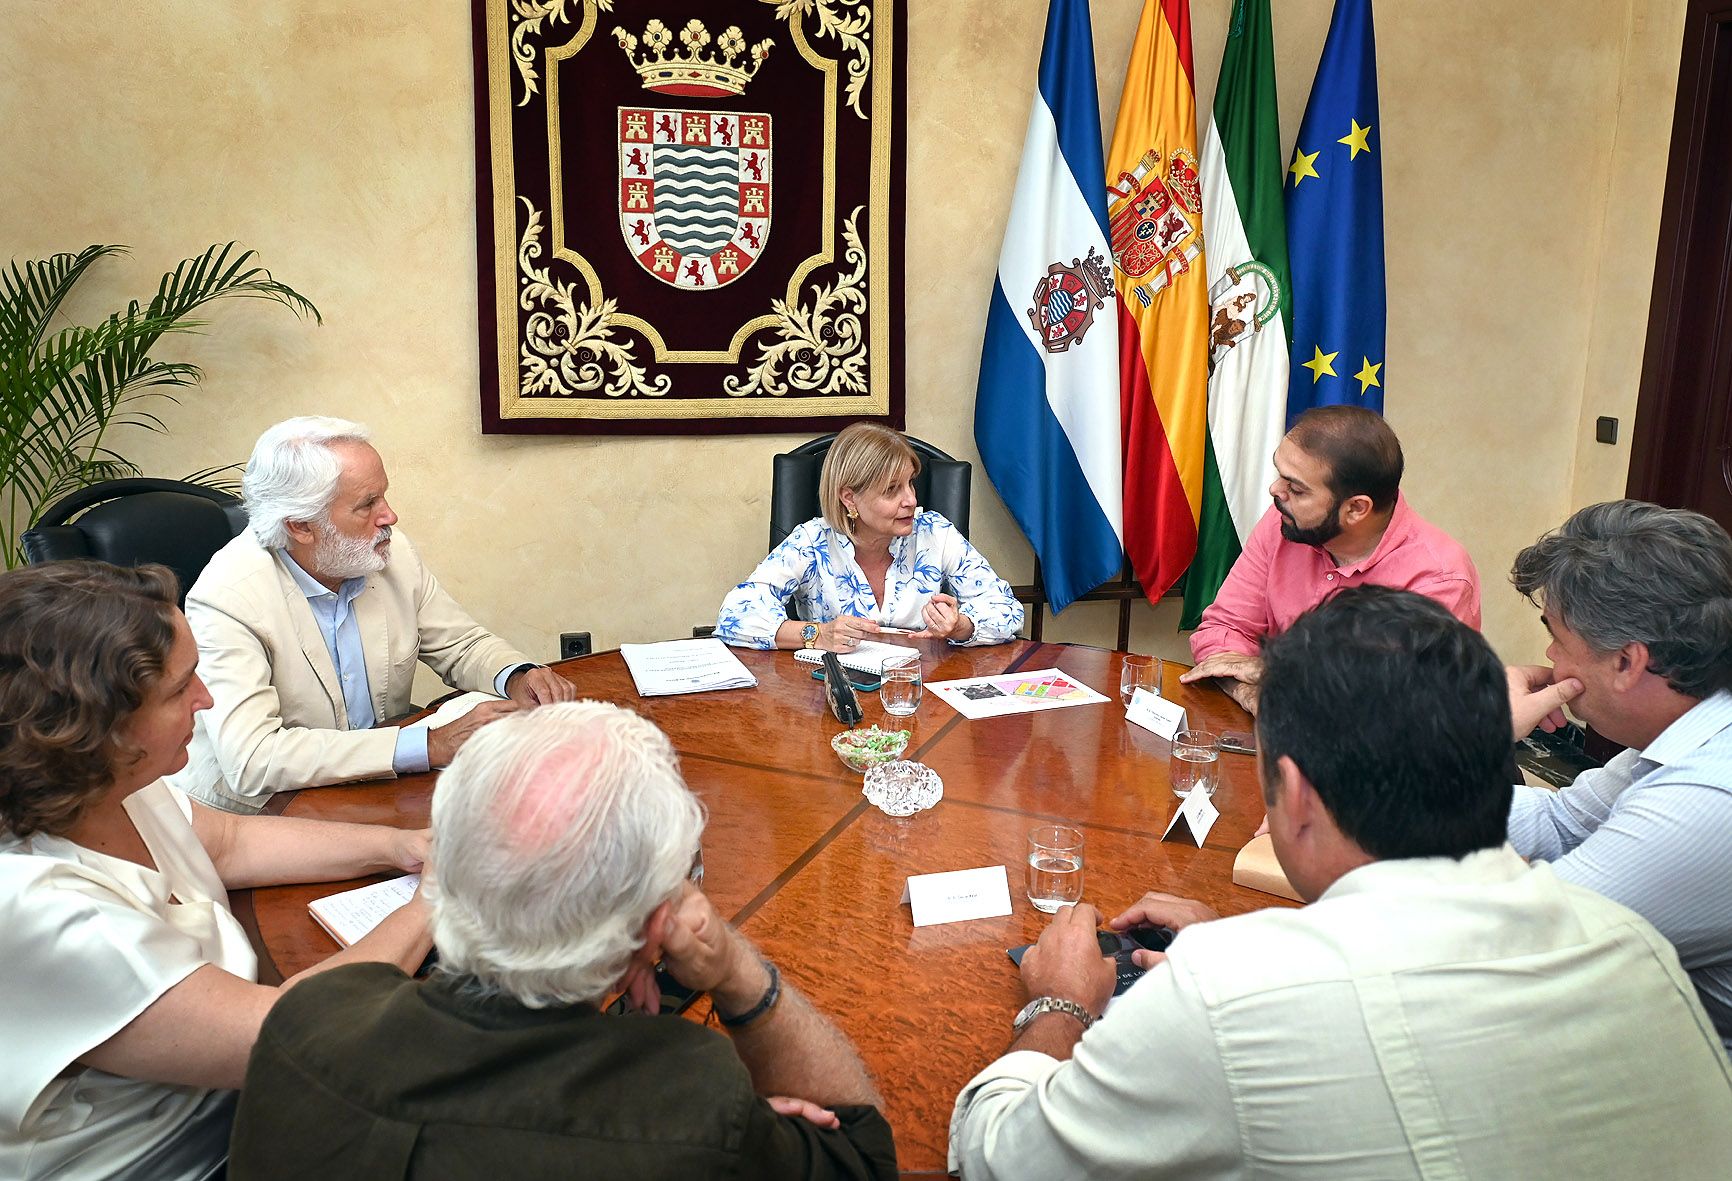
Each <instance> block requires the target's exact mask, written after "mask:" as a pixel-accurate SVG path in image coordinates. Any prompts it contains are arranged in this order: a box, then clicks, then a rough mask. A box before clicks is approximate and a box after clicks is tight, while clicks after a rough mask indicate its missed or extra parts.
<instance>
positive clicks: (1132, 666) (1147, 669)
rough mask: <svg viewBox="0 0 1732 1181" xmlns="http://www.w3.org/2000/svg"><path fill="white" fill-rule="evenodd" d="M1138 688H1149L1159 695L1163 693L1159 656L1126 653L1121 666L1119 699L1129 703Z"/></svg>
mask: <svg viewBox="0 0 1732 1181" xmlns="http://www.w3.org/2000/svg"><path fill="white" fill-rule="evenodd" d="M1138 689H1147V690H1148V691H1149V692H1150V693H1153V694H1154V695H1155V696H1157V697H1159V696H1160V695H1161V658H1160V657H1159V656H1138V655H1136V654H1135V653H1131V654H1128V655H1126V657H1125V662H1124V664H1123V665H1122V666H1120V668H1119V701H1120V702H1121V703H1122V704H1124V705H1129V704H1130V703H1131V697H1132V696H1134V695H1135V693H1136V691H1137V690H1138Z"/></svg>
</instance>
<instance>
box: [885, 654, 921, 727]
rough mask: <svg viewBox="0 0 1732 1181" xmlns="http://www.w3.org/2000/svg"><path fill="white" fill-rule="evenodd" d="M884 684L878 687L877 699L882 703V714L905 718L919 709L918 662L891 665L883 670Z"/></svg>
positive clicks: (919, 684) (919, 683)
mask: <svg viewBox="0 0 1732 1181" xmlns="http://www.w3.org/2000/svg"><path fill="white" fill-rule="evenodd" d="M883 677H884V683H883V685H882V686H880V687H879V690H878V699H879V700H880V701H882V702H883V703H884V712H885V713H887V714H889V715H890V716H891V717H896V718H906V717H908V716H910V715H911V714H913V713H914V711H915V710H917V709H919V708H920V694H921V690H922V686H921V682H920V662H919V661H918V660H908V661H904V662H903V663H901V664H892V665H890V666H889V667H887V668H886V669H885V670H884V673H883Z"/></svg>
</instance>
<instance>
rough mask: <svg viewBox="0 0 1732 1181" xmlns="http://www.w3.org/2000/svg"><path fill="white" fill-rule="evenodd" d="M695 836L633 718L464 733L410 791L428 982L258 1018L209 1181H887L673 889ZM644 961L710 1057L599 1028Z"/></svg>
mask: <svg viewBox="0 0 1732 1181" xmlns="http://www.w3.org/2000/svg"><path fill="white" fill-rule="evenodd" d="M702 832H703V810H702V806H701V805H700V804H699V803H698V801H697V800H696V799H695V798H694V797H693V796H692V794H691V792H690V791H688V790H687V789H686V786H685V784H684V782H683V781H682V779H681V777H680V772H679V766H678V761H677V759H676V757H675V755H674V752H673V749H672V747H671V746H670V745H669V744H668V740H667V738H666V736H665V735H663V734H662V732H661V731H660V730H658V729H656V727H655V726H653V725H651V724H650V723H649V722H647V721H645V720H644V719H642V718H640V717H638V716H637V715H636V714H633V713H630V712H628V711H626V710H623V709H620V708H619V707H617V706H613V705H608V704H604V703H601V702H594V701H580V702H575V703H572V704H566V705H556V706H551V707H549V708H547V709H541V710H536V711H534V712H532V713H520V714H517V715H514V716H512V717H510V718H507V719H505V720H503V721H500V722H498V723H496V724H494V725H492V726H489V727H488V728H487V729H486V730H484V731H482V732H481V733H480V734H477V735H476V736H475V737H474V738H473V739H472V740H471V741H470V742H469V743H468V744H467V745H465V746H464V748H463V750H462V752H461V753H460V754H459V755H458V756H457V758H456V760H455V761H454V762H453V763H452V764H451V767H450V768H449V769H448V770H447V771H446V772H445V774H444V775H443V776H441V777H440V780H439V786H438V788H437V790H436V791H435V793H434V797H433V853H432V859H431V864H432V866H433V867H434V873H435V874H436V880H433V882H432V884H431V886H430V887H429V888H428V889H427V890H426V891H425V893H426V897H427V899H428V902H427V905H428V906H430V908H431V912H432V914H431V922H432V929H433V938H434V943H435V945H436V946H437V947H438V949H439V955H440V962H439V966H438V967H437V968H436V969H435V970H434V972H433V974H432V976H431V977H430V978H428V979H426V980H412V979H410V978H409V977H407V976H405V975H404V974H403V973H402V972H401V971H400V970H398V969H397V968H395V967H389V966H384V965H358V966H357V968H354V969H349V968H339V969H333V970H332V971H329V972H326V973H323V974H322V975H320V976H318V977H315V978H314V979H312V980H309V981H307V982H306V983H304V984H302V985H300V986H299V987H297V988H296V989H294V990H293V991H292V992H290V993H288V994H287V995H286V996H285V997H284V998H283V1000H281V1001H279V1002H278V1003H277V1005H276V1006H275V1007H274V1008H273V1009H272V1011H271V1014H270V1016H269V1018H268V1019H267V1020H266V1022H265V1025H264V1028H263V1030H262V1031H261V1033H260V1035H259V1040H258V1043H257V1046H256V1048H255V1050H254V1053H253V1057H252V1061H251V1063H250V1064H249V1066H248V1070H247V1078H246V1085H245V1088H244V1089H243V1091H242V1093H241V1101H240V1110H239V1113H238V1115H237V1117H236V1123H235V1133H234V1139H233V1142H232V1146H231V1156H230V1161H229V1175H230V1176H231V1177H232V1178H234V1179H235V1181H249V1179H253V1178H277V1177H282V1178H290V1177H322V1178H344V1177H356V1178H360V1177H366V1178H375V1179H377V1178H416V1177H432V1176H437V1177H439V1178H441V1179H446V1181H463V1179H467V1178H476V1179H478V1181H495V1178H497V1177H498V1176H501V1175H509V1176H510V1177H512V1178H513V1179H514V1181H531V1179H534V1178H540V1177H550V1178H551V1177H558V1178H567V1177H588V1176H606V1177H633V1178H668V1179H670V1181H671V1179H675V1178H677V1179H679V1181H702V1179H704V1178H712V1177H714V1178H720V1177H730V1178H732V1177H752V1178H763V1179H776V1178H826V1179H828V1178H858V1179H864V1178H886V1179H893V1178H895V1177H896V1175H897V1172H896V1153H895V1147H894V1145H893V1143H892V1140H891V1135H890V1128H889V1125H888V1124H887V1123H885V1121H884V1118H883V1116H882V1115H881V1114H879V1112H878V1110H877V1104H878V1103H879V1098H878V1095H877V1093H876V1091H875V1090H874V1089H873V1086H872V1083H871V1080H870V1079H869V1078H868V1077H867V1074H866V1070H865V1067H864V1066H863V1065H862V1064H861V1062H860V1058H859V1055H858V1054H856V1053H855V1051H854V1049H853V1047H852V1046H851V1045H849V1043H848V1041H847V1039H846V1038H845V1037H843V1035H842V1034H841V1032H840V1031H838V1030H837V1029H836V1027H835V1026H834V1025H832V1024H831V1023H830V1022H829V1021H828V1020H827V1019H826V1018H824V1017H823V1016H822V1015H821V1014H819V1013H818V1012H817V1011H816V1010H815V1009H813V1008H812V1006H811V1005H810V1004H809V1003H808V1002H807V1001H806V1000H805V998H804V997H802V996H801V995H800V994H799V992H798V991H797V990H796V989H795V988H794V986H793V985H792V984H791V983H790V982H789V981H787V980H786V979H785V978H783V977H782V976H781V975H780V973H779V972H778V971H777V969H776V968H775V967H774V966H772V965H771V964H770V963H769V962H768V961H766V960H765V959H763V957H762V956H761V955H760V953H759V952H758V951H757V950H756V949H755V948H754V947H753V946H752V945H751V944H750V943H749V942H748V941H747V940H746V938H745V937H744V936H743V935H741V934H740V933H739V932H738V931H736V930H735V929H734V928H733V927H732V926H730V925H729V924H728V923H727V921H726V920H724V919H723V918H722V917H721V915H719V914H718V913H717V912H716V910H715V908H714V907H713V906H711V904H710V902H709V900H708V899H707V898H706V897H705V896H704V895H703V894H702V893H701V892H700V891H699V890H698V889H697V888H696V887H695V886H693V885H692V884H691V883H690V882H689V881H688V880H687V875H688V873H689V871H690V868H691V865H692V862H693V858H694V856H695V855H696V853H697V852H698V849H699V839H700V837H701V835H702ZM411 905H413V903H412V904H411ZM658 961H659V962H660V963H661V964H663V965H664V966H665V968H666V969H667V970H668V972H669V973H670V974H672V975H673V976H674V977H676V978H677V979H678V980H680V981H682V982H683V983H685V984H686V985H688V986H690V987H693V988H698V989H702V990H706V991H708V992H709V994H710V998H711V1000H712V1002H713V1003H714V1006H715V1010H716V1014H717V1015H718V1017H719V1018H720V1020H721V1023H722V1026H723V1028H724V1029H726V1030H727V1032H728V1033H729V1034H730V1035H731V1038H724V1037H722V1036H721V1035H720V1034H718V1033H715V1032H713V1031H712V1030H710V1029H707V1028H705V1027H704V1026H702V1025H699V1024H697V1023H695V1022H691V1021H686V1020H684V1019H682V1018H679V1017H673V1016H653V1017H623V1016H609V1015H607V1014H604V1013H602V1012H601V1011H600V1010H599V1009H598V1007H597V1006H598V1005H599V1004H600V1003H601V1002H602V1001H603V1000H605V999H606V998H607V996H608V995H609V994H610V993H612V992H615V991H618V990H619V989H621V988H624V989H626V991H627V993H628V995H632V996H634V997H637V998H639V999H641V1000H644V1001H653V999H654V995H655V989H654V987H653V969H654V966H655V964H656V963H657V962H658ZM645 986H648V987H645ZM730 1040H731V1044H730ZM502 1169H503V1170H504V1173H503V1174H502V1173H501V1170H502Z"/></svg>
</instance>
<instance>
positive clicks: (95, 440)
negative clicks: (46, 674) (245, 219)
mask: <svg viewBox="0 0 1732 1181" xmlns="http://www.w3.org/2000/svg"><path fill="white" fill-rule="evenodd" d="M125 252H126V247H124V246H88V247H86V248H85V249H84V250H81V251H79V252H78V253H77V254H70V253H67V254H56V255H54V256H52V257H51V258H46V259H37V260H33V261H28V262H24V263H18V262H16V261H15V262H13V263H12V264H11V266H10V267H7V268H0V555H3V557H4V561H5V564H6V566H7V567H8V568H10V567H12V566H14V565H16V564H17V563H18V562H19V561H20V560H21V554H20V552H19V546H18V537H19V534H21V533H22V532H23V531H24V530H25V529H27V528H29V527H30V525H32V524H34V523H35V521H36V519H37V518H38V517H39V516H40V515H41V513H42V510H43V509H45V508H46V507H47V506H48V505H49V504H51V503H53V502H54V501H55V500H56V499H58V498H59V497H61V496H63V495H65V494H66V493H68V492H71V491H74V490H76V489H78V488H82V487H86V486H88V485H90V484H92V483H95V482H97V481H100V480H108V479H115V478H118V477H123V476H133V475H138V474H139V471H138V468H137V466H136V465H135V464H133V463H132V462H131V461H130V460H128V459H126V458H125V457H124V456H122V455H120V454H118V453H116V452H115V451H113V450H111V449H110V448H109V447H108V445H107V442H106V439H107V435H108V432H109V431H110V430H111V429H112V428H115V427H134V428H138V429H143V430H149V431H157V432H162V431H164V430H165V429H166V427H165V426H164V424H163V421H162V419H160V418H159V417H157V415H156V414H155V413H153V412H152V411H151V410H150V409H149V408H148V406H147V405H145V404H144V403H147V402H148V400H149V399H152V398H163V399H166V400H168V401H170V402H174V401H177V400H178V399H177V397H176V392H177V391H178V390H181V389H189V388H192V387H194V386H197V385H198V384H199V382H200V381H201V380H202V378H203V376H204V375H203V373H202V372H201V371H200V369H199V367H198V366H197V365H194V364H192V363H190V362H187V361H172V360H162V359H160V358H157V357H155V356H153V355H152V353H153V350H155V349H156V348H157V347H158V345H160V344H161V342H162V339H163V338H164V337H165V336H167V335H168V334H170V333H174V332H190V331H194V330H196V329H198V328H202V327H203V326H204V325H205V323H206V321H205V320H203V319H194V318H192V314H193V313H194V312H195V311H197V310H198V309H199V308H201V307H203V306H204V305H205V304H208V303H211V302H212V301H214V300H218V299H229V298H239V299H266V300H270V301H271V302H273V303H279V304H282V305H283V306H284V307H286V308H288V309H289V310H290V311H292V312H294V313H295V315H297V316H299V317H302V318H305V317H308V316H311V317H312V318H313V320H314V322H315V323H323V322H324V320H323V318H322V317H321V316H320V314H319V309H318V308H317V307H315V306H314V305H313V303H312V301H311V300H309V299H308V298H307V297H306V296H304V295H302V294H301V293H300V292H298V291H296V290H295V289H294V288H292V287H290V286H288V285H287V284H285V283H280V282H278V281H277V280H276V279H274V278H273V277H272V276H271V273H270V272H269V271H267V270H265V269H264V268H263V267H261V266H258V265H257V263H256V261H255V260H256V257H257V256H256V255H255V254H254V253H253V252H252V251H251V250H245V249H241V248H239V247H238V246H237V245H236V244H235V243H233V242H230V243H228V244H226V245H215V246H212V247H210V248H209V249H208V250H206V251H205V252H204V253H203V254H201V255H198V256H197V257H194V258H189V259H186V260H185V261H183V262H182V263H181V264H180V265H179V266H177V267H175V269H174V270H172V271H170V272H168V273H167V274H165V275H163V276H162V279H161V281H160V282H159V283H158V284H157V289H156V294H155V295H154V296H153V297H152V298H151V300H150V302H149V303H148V304H140V303H139V302H138V301H136V300H134V301H132V302H131V303H129V304H128V305H127V307H126V310H125V311H123V312H117V313H115V314H114V315H111V316H109V317H108V318H107V319H106V320H104V321H102V322H101V323H99V324H96V325H95V326H92V327H82V326H77V325H74V326H70V327H66V328H62V329H61V330H59V331H57V332H52V333H51V332H50V331H49V328H50V324H51V322H52V320H53V319H54V317H55V315H56V313H57V312H58V311H59V308H60V305H61V303H62V302H63V301H64V300H65V299H66V296H67V293H68V292H70V291H71V290H72V288H73V286H74V285H75V284H76V283H77V282H78V280H79V278H81V277H82V276H83V275H84V273H85V272H86V271H87V270H88V269H89V268H90V267H91V265H92V264H94V263H96V262H97V261H99V260H100V259H103V258H107V257H109V256H111V255H116V254H123V253H125ZM233 471H234V467H233V465H226V466H222V467H213V468H207V469H205V470H204V471H202V472H198V473H195V474H194V475H193V476H192V477H189V479H190V480H191V481H192V482H197V483H208V484H211V485H212V486H214V487H224V488H227V487H230V486H232V485H233V484H234V483H235V477H234V476H233V475H231V474H228V473H232V472H233Z"/></svg>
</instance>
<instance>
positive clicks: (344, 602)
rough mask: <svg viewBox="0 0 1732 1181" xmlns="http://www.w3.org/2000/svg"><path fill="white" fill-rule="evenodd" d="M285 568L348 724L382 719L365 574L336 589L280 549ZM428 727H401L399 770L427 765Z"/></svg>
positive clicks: (500, 685) (395, 761)
mask: <svg viewBox="0 0 1732 1181" xmlns="http://www.w3.org/2000/svg"><path fill="white" fill-rule="evenodd" d="M277 554H278V556H279V557H281V558H282V560H283V568H284V569H285V570H287V571H288V572H289V577H290V578H292V579H294V580H295V585H296V586H298V587H300V588H301V593H302V594H304V595H306V596H307V606H308V607H311V608H312V610H313V619H314V620H316V621H317V622H318V625H319V634H320V635H322V636H323V637H324V639H325V651H326V652H328V653H330V656H331V665H332V667H333V668H335V669H336V670H337V684H338V685H339V686H341V687H342V690H343V708H344V709H345V710H347V711H348V714H349V729H351V730H366V729H368V728H369V727H371V726H372V725H373V724H374V723H375V722H377V721H378V720H379V719H378V717H377V716H376V715H375V714H374V712H373V688H372V685H371V684H370V683H369V682H368V680H367V659H366V654H365V652H364V650H363V649H362V647H361V627H360V624H358V623H356V622H355V611H354V604H355V599H356V597H357V596H358V595H360V593H361V592H362V591H363V590H365V589H366V588H367V579H366V577H365V576H362V577H359V578H351V579H348V580H347V581H346V582H344V583H343V584H342V585H341V586H339V587H338V588H337V589H336V590H332V589H330V588H329V587H327V586H326V585H325V584H324V583H322V582H320V581H319V580H318V579H316V578H314V577H313V576H312V575H311V574H308V573H307V572H306V571H305V570H303V569H301V566H300V563H298V562H296V561H295V560H294V559H293V558H292V557H290V556H289V552H288V551H287V550H278V551H277ZM532 667H534V666H533V665H527V664H514V665H512V666H511V667H510V668H505V669H501V670H500V671H499V675H498V676H497V677H495V678H494V679H493V691H494V692H495V693H497V694H498V695H499V696H501V697H504V696H505V683H506V682H507V681H509V680H510V679H511V675H512V674H513V673H515V672H517V671H518V670H519V669H524V668H532ZM428 767H429V763H428V760H427V727H426V726H416V727H414V728H413V729H411V728H409V727H403V728H401V729H399V730H398V731H397V749H396V751H395V752H394V753H393V754H392V756H391V769H392V770H393V771H395V772H396V773H397V774H399V775H415V774H419V773H420V772H422V771H425V770H427V769H428Z"/></svg>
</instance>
